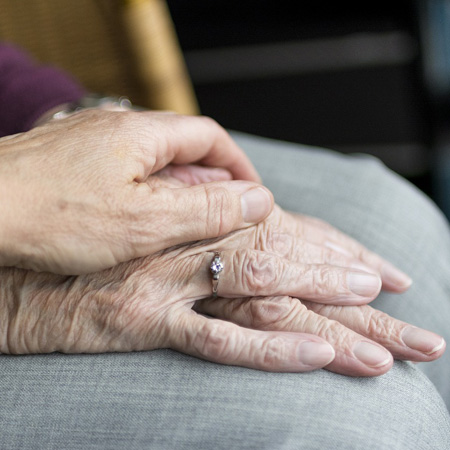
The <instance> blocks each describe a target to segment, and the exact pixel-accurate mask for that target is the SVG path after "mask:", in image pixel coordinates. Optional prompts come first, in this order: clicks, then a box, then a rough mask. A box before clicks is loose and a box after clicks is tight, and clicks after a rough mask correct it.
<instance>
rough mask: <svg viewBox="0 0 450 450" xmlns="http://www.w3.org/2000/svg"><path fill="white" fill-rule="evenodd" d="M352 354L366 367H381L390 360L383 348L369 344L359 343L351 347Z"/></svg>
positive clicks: (390, 357)
mask: <svg viewBox="0 0 450 450" xmlns="http://www.w3.org/2000/svg"><path fill="white" fill-rule="evenodd" d="M353 354H354V355H355V356H356V357H357V358H358V359H359V360H360V361H361V362H362V363H364V364H365V365H366V366H369V367H374V368H376V367H382V366H384V365H386V364H387V363H389V362H390V361H391V359H392V356H391V354H390V353H389V352H388V351H387V350H386V349H385V348H383V347H380V346H378V345H375V344H372V343H370V342H365V341H359V342H358V343H356V345H355V346H354V347H353Z"/></svg>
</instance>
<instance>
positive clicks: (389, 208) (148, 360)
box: [0, 134, 450, 450]
mask: <svg viewBox="0 0 450 450" xmlns="http://www.w3.org/2000/svg"><path fill="white" fill-rule="evenodd" d="M235 137H236V139H237V140H238V141H239V143H240V144H241V145H242V146H243V147H244V148H245V150H246V151H247V152H248V153H249V155H250V156H251V158H252V159H253V160H254V162H255V163H256V165H257V166H258V168H259V170H260V171H261V173H262V175H263V178H264V181H265V183H266V184H267V185H268V186H269V187H270V188H271V189H272V190H273V192H274V193H275V196H276V200H277V202H278V203H279V204H281V205H282V206H283V207H285V208H287V209H290V210H296V211H299V212H303V213H306V214H311V215H315V216H318V217H321V218H323V219H325V220H327V221H329V222H330V223H332V224H334V225H335V226H337V227H338V228H341V229H342V230H343V231H345V232H347V233H349V234H351V235H353V236H355V237H356V238H357V239H359V240H361V241H362V242H364V243H365V244H366V245H367V246H368V247H370V248H372V249H373V250H375V251H377V252H379V253H381V254H382V255H383V256H385V257H387V258H389V259H390V260H391V261H392V262H394V263H397V264H398V265H399V266H400V267H401V268H402V269H404V270H405V271H407V272H408V273H410V274H412V276H413V278H414V285H413V287H412V288H411V290H410V292H408V293H407V294H404V295H402V296H400V297H399V298H394V296H389V295H385V294H383V295H382V296H381V297H380V299H379V300H377V302H378V304H379V306H380V307H381V308H383V309H384V310H386V311H388V312H389V313H391V314H393V315H395V316H396V317H399V318H402V319H405V320H409V321H411V322H412V323H416V324H417V325H422V326H424V327H428V328H431V329H433V330H435V331H437V332H439V333H441V334H443V335H444V336H445V335H446V333H447V331H446V328H447V327H445V326H444V323H445V321H447V322H448V318H449V317H450V313H449V310H448V308H449V307H448V303H446V298H447V297H448V295H447V294H448V293H449V286H448V284H449V281H447V279H450V277H448V273H449V271H450V263H449V261H448V256H446V255H445V253H446V252H447V251H448V250H449V249H450V248H449V237H448V234H449V233H448V229H447V224H446V222H445V220H444V219H443V218H442V216H441V215H440V214H439V212H438V210H437V209H436V208H435V207H434V206H433V205H432V204H431V203H430V202H429V201H428V200H427V199H426V198H425V197H424V196H423V195H421V194H420V193H419V192H417V191H416V190H414V189H413V188H412V187H411V186H409V185H408V184H406V183H404V182H402V181H401V180H399V179H398V177H396V176H395V175H393V174H390V173H388V172H387V171H386V169H384V168H383V167H382V166H381V165H380V164H379V163H378V162H376V161H375V160H372V159H366V158H345V157H342V156H341V155H337V154H334V153H328V152H322V151H320V152H319V151H317V150H312V149H305V148H303V147H301V146H295V145H289V144H286V145H284V144H282V143H279V142H273V141H268V140H263V139H258V138H254V137H249V136H245V135H239V134H236V135H235ZM433 252H436V254H435V255H433ZM437 308H442V309H437ZM446 308H447V309H446ZM437 311H441V312H439V313H438V312H437ZM444 328H445V329H444ZM0 360H1V361H0V380H1V381H2V382H1V384H0V404H1V405H2V406H1V408H0V429H1V430H2V431H1V438H2V440H1V442H2V445H3V446H4V448H8V449H10V450H15V449H21V450H28V449H39V448H46V449H56V448H58V449H59V448H64V449H68V450H71V449H96V448H98V449H116V448H117V449H123V448H127V449H130V450H132V449H141V448H154V449H169V448H170V449H185V448H186V449H191V448H196V449H211V448H214V449H218V450H220V449H228V448H238V449H252V448H258V449H264V448H267V449H274V448H276V449H297V448H305V449H322V448H333V449H341V448H342V449H347V448H349V447H351V448H354V449H370V448H374V449H378V448H392V449H409V448H421V449H427V448H430V449H436V448H448V447H449V446H450V422H449V416H448V412H447V409H446V408H445V405H444V403H443V402H442V398H441V397H440V395H439V394H438V392H437V391H436V388H435V385H436V387H437V388H438V390H439V391H440V392H441V393H442V395H444V396H445V392H447V391H446V389H448V386H447V387H446V383H447V381H445V382H444V376H445V374H446V373H448V365H449V363H448V359H446V360H443V362H439V363H432V364H430V365H429V366H433V365H434V367H435V369H433V370H431V371H429V373H428V375H429V377H430V378H431V379H432V381H433V382H434V384H435V385H433V384H432V383H431V382H430V380H429V379H428V378H427V377H426V376H425V375H424V374H423V373H422V372H421V371H420V370H419V369H418V368H417V366H414V365H412V364H409V363H402V362H396V363H395V365H394V367H393V369H392V370H391V371H390V372H389V373H388V374H386V375H384V376H382V377H377V378H350V377H345V376H341V375H337V374H333V373H330V372H327V371H324V370H320V371H315V372H312V373H306V374H278V373H265V372H259V371H255V370H249V369H243V368H238V367H230V366H221V365H216V364H212V363H208V362H205V361H200V360H197V359H194V358H191V357H188V356H185V355H181V354H178V353H176V352H173V351H169V350H159V351H154V352H143V353H128V354H105V355H60V354H53V355H37V356H27V357H11V356H2V357H0ZM438 364H441V365H440V366H439V365H438ZM427 367H428V366H427ZM428 370H429V369H428Z"/></svg>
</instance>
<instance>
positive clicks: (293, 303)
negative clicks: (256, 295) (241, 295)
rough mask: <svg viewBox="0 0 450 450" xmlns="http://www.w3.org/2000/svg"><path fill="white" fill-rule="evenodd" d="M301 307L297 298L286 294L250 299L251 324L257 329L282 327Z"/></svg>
mask: <svg viewBox="0 0 450 450" xmlns="http://www.w3.org/2000/svg"><path fill="white" fill-rule="evenodd" d="M301 307H302V305H301V304H300V302H299V301H298V300H296V299H293V298H292V297H287V296H283V297H275V298H273V299H267V300H266V299H264V300H259V299H255V300H252V301H250V303H249V314H250V317H251V322H252V325H251V326H252V327H254V328H258V329H265V328H267V329H273V328H274V327H275V328H280V327H283V326H285V325H286V324H287V323H289V322H291V321H292V320H293V316H294V315H297V313H298V312H299V309H301Z"/></svg>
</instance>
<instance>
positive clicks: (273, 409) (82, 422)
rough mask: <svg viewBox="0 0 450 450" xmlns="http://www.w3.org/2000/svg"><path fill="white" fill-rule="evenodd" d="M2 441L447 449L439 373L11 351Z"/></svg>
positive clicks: (1, 389) (403, 367)
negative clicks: (259, 367)
mask: <svg viewBox="0 0 450 450" xmlns="http://www.w3.org/2000/svg"><path fill="white" fill-rule="evenodd" d="M0 379H1V380H2V383H1V386H0V400H1V404H2V407H1V409H0V424H1V429H2V432H1V436H2V446H3V447H2V448H7V449H9V450H16V449H17V450H18V449H20V450H29V449H30V450H31V449H33V450H35V449H40V448H45V449H60V448H64V449H66V450H73V449H83V450H85V449H102V450H103V449H124V448H126V449H129V450H133V449H144V448H151V449H158V450H159V449H171V450H172V449H199V450H201V449H205V450H210V449H217V450H222V449H223V450H225V449H230V448H233V449H270V450H272V449H277V450H290V449H299V448H302V449H308V450H309V449H318V450H319V449H320V450H322V449H329V448H333V449H337V450H339V449H348V448H352V449H361V450H362V449H364V450H366V449H377V450H378V449H380V448H389V449H405V450H406V449H408V450H409V449H411V448H420V449H422V450H423V449H430V450H431V449H433V450H435V449H444V448H448V447H449V445H450V422H449V418H448V413H447V410H446V408H445V405H444V404H443V402H442V400H441V399H440V397H439V395H438V394H437V393H436V391H435V389H434V387H433V385H432V384H431V383H430V382H429V380H428V379H427V378H426V377H425V376H424V375H423V374H422V373H421V372H420V371H419V370H417V369H416V368H415V367H413V366H412V365H409V364H407V363H397V364H396V365H395V366H394V368H393V369H392V370H391V371H390V372H389V373H388V374H387V375H385V376H382V377H377V378H357V379H356V378H349V377H345V376H340V375H336V374H332V373H330V372H327V371H324V370H322V371H316V372H313V373H306V374H301V375H299V374H281V373H266V372H260V371H256V370H250V369H243V368H238V367H230V366H221V365H217V364H213V363H209V362H205V361H200V360H198V359H195V358H191V357H188V356H185V355H181V354H178V353H176V352H173V351H170V350H159V351H154V352H143V353H128V354H106V355H58V354H54V355H37V356H27V357H11V356H4V357H2V364H1V365H0Z"/></svg>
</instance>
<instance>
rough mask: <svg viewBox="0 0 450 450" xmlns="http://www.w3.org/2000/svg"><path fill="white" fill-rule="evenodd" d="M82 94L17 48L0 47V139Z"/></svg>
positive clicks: (66, 78)
mask: <svg viewBox="0 0 450 450" xmlns="http://www.w3.org/2000/svg"><path fill="white" fill-rule="evenodd" d="M84 94H85V90H84V89H83V88H82V87H81V86H80V85H79V84H78V83H77V82H76V81H75V80H74V79H72V78H71V77H70V76H69V75H68V74H66V73H64V72H62V71H60V70H58V69H56V68H53V67H45V66H39V65H37V64H36V63H35V62H34V61H33V60H31V59H30V57H29V56H28V55H26V54H25V53H23V52H22V51H21V50H19V49H18V48H16V47H13V46H12V45H8V44H0V137H1V136H6V135H10V134H15V133H20V132H22V131H27V130H29V129H30V128H31V127H32V125H33V123H34V122H35V121H36V120H37V119H38V118H39V117H40V116H41V115H42V114H44V113H45V112H47V111H49V110H50V109H52V108H54V107H56V106H58V105H61V104H63V103H69V102H74V101H77V100H79V99H80V98H81V97H82V96H83V95H84Z"/></svg>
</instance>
